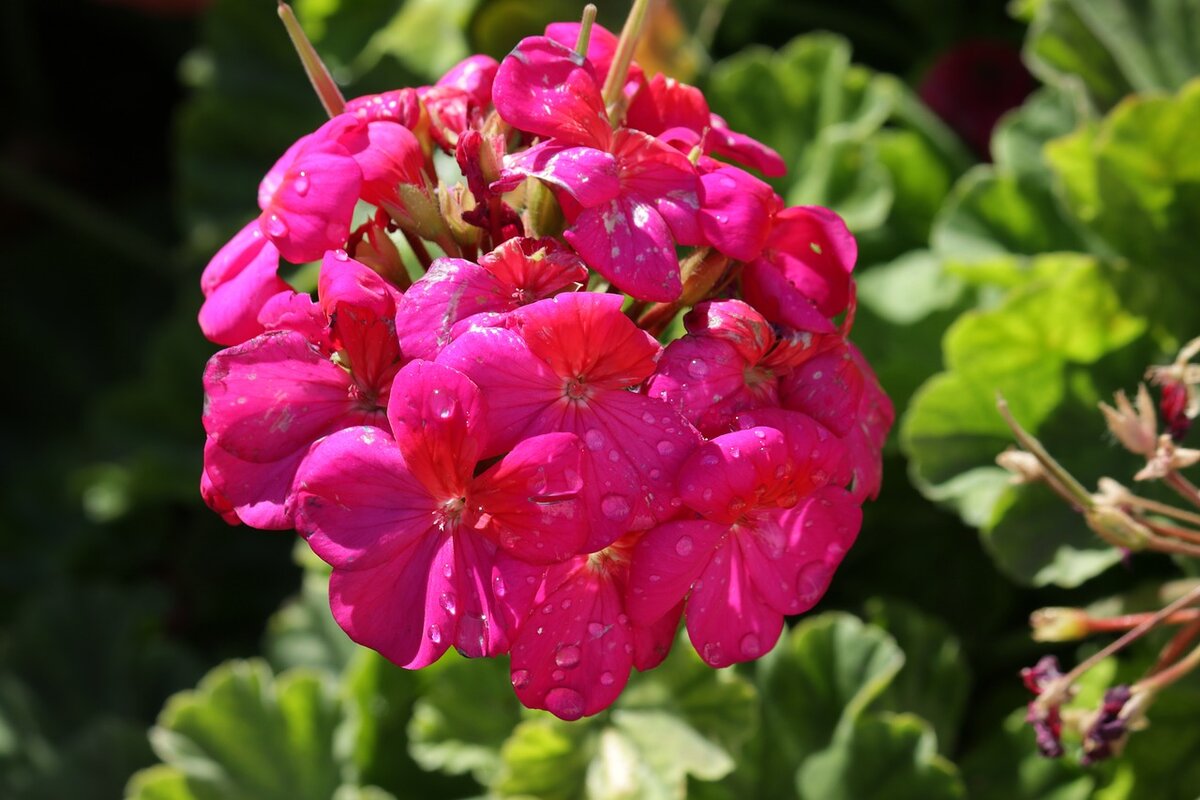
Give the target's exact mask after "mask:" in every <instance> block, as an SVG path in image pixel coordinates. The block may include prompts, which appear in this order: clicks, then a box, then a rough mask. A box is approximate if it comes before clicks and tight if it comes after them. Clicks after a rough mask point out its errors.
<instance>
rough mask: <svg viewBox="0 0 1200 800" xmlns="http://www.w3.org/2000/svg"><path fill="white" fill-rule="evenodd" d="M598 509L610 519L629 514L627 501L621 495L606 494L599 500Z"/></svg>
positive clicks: (619, 518) (620, 517)
mask: <svg viewBox="0 0 1200 800" xmlns="http://www.w3.org/2000/svg"><path fill="white" fill-rule="evenodd" d="M600 510H601V511H602V512H603V513H604V516H606V517H608V518H609V519H611V520H622V519H625V518H626V517H628V516H629V501H628V500H627V499H625V497H624V496H623V495H619V494H606V495H604V497H603V498H602V499H601V500H600Z"/></svg>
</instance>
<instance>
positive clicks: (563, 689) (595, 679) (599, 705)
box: [512, 559, 633, 720]
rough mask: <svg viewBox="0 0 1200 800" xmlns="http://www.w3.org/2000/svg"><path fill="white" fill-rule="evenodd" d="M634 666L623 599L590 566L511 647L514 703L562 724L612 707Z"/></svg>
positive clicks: (545, 605) (557, 592)
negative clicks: (539, 710)
mask: <svg viewBox="0 0 1200 800" xmlns="http://www.w3.org/2000/svg"><path fill="white" fill-rule="evenodd" d="M632 665H633V643H632V641H631V628H630V625H629V620H628V618H627V617H626V616H625V613H624V607H623V605H622V602H621V597H620V594H619V592H618V591H617V588H616V587H615V586H614V584H613V582H612V581H611V580H610V579H609V578H608V576H607V574H606V573H604V572H599V571H593V570H591V569H590V568H588V567H587V566H586V559H585V560H583V564H582V565H581V566H580V567H579V568H578V569H576V570H575V572H574V574H572V575H571V577H570V578H569V579H568V580H567V581H566V582H564V583H563V584H562V585H560V586H558V587H557V588H556V589H554V590H553V591H551V592H550V593H549V594H548V595H547V596H546V597H545V599H544V601H543V602H542V604H541V605H540V606H538V607H536V608H535V609H534V610H533V611H532V612H531V613H530V615H529V617H528V618H527V619H526V620H525V622H524V623H523V624H522V625H521V627H520V629H519V630H518V632H517V636H516V638H515V639H514V640H513V645H512V683H513V689H515V690H516V693H517V697H518V698H519V699H520V700H521V702H522V703H524V704H525V705H526V706H528V707H530V708H544V709H546V710H547V711H549V712H550V713H552V714H554V715H555V716H557V717H559V718H561V719H565V720H574V719H579V718H580V717H583V716H589V715H591V714H595V713H597V712H599V711H601V710H603V709H605V708H607V707H608V706H609V705H611V704H612V702H613V701H614V700H616V699H617V697H618V696H619V695H620V694H621V690H622V689H623V688H624V687H625V683H626V681H628V680H629V670H630V668H631V667H632Z"/></svg>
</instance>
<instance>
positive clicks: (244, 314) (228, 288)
mask: <svg viewBox="0 0 1200 800" xmlns="http://www.w3.org/2000/svg"><path fill="white" fill-rule="evenodd" d="M278 270H279V251H278V250H276V249H275V246H274V245H273V244H271V243H270V242H269V241H267V239H266V237H264V236H263V234H262V231H261V230H259V227H258V220H254V221H252V222H250V223H249V224H248V225H246V227H244V228H242V230H241V231H239V232H238V233H237V234H236V235H235V236H234V237H233V238H232V239H230V240H229V242H228V243H227V244H226V245H225V246H224V247H222V248H221V249H220V250H218V251H217V254H216V255H215V256H213V258H212V260H211V261H209V262H208V266H207V267H205V268H204V274H203V275H202V276H201V278H200V288H201V290H202V291H203V292H204V297H205V300H204V305H203V306H201V307H200V330H201V331H203V332H204V335H205V337H207V338H208V339H209V340H210V341H213V342H216V343H217V344H220V345H235V344H241V343H242V342H245V341H247V340H249V339H252V338H254V337H255V336H257V335H258V334H260V333H262V332H263V330H264V327H263V325H262V324H261V323H260V322H259V320H258V314H259V312H260V311H261V310H262V308H263V306H264V305H266V304H267V302H268V301H269V300H270V299H271V298H272V297H274V296H275V295H278V294H290V293H291V287H290V286H288V285H287V283H286V282H285V281H284V280H283V279H282V278H280V277H279V275H278V274H277V272H278Z"/></svg>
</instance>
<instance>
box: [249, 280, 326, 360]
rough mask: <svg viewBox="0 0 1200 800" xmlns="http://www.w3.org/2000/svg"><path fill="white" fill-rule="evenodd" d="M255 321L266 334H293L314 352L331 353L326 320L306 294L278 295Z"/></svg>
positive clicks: (287, 293) (268, 303) (282, 293)
mask: <svg viewBox="0 0 1200 800" xmlns="http://www.w3.org/2000/svg"><path fill="white" fill-rule="evenodd" d="M258 321H259V324H261V325H262V326H263V327H264V328H266V329H267V330H269V331H295V332H296V333H299V334H300V335H302V336H303V337H304V338H305V339H307V340H308V341H309V342H310V343H312V344H313V345H315V346H316V347H317V349H319V350H323V351H325V352H332V349H333V348H332V340H331V339H330V338H329V319H328V318H327V317H326V316H325V313H324V312H323V311H321V307H320V306H319V305H317V304H316V303H314V302H313V299H312V297H311V296H310V295H308V294H304V293H301V292H294V291H288V292H280V293H279V294H277V295H275V296H274V297H272V298H271V299H270V300H268V301H267V302H266V305H264V306H263V307H262V310H261V311H259V312H258Z"/></svg>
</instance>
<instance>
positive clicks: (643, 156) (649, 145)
mask: <svg viewBox="0 0 1200 800" xmlns="http://www.w3.org/2000/svg"><path fill="white" fill-rule="evenodd" d="M613 155H614V156H615V157H616V159H617V164H618V167H619V171H620V176H621V194H622V195H624V196H627V197H629V198H630V199H633V200H637V201H640V202H643V203H649V204H651V205H653V206H654V208H655V210H656V211H658V213H659V215H660V216H661V217H662V218H663V219H664V220H666V223H667V226H668V227H669V228H670V229H671V235H672V237H674V239H675V241H676V242H678V243H679V244H684V245H697V244H701V243H702V242H703V241H704V237H703V234H702V233H701V232H700V225H699V222H698V220H697V214H698V212H699V210H700V181H699V179H698V178H697V177H696V170H695V168H694V167H693V166H692V164H691V162H690V161H688V160H687V157H686V156H684V155H683V154H682V153H680V152H679V151H678V150H675V149H674V148H672V147H669V146H667V145H665V144H663V143H662V142H660V141H658V140H656V139H655V138H653V137H652V136H648V135H647V134H645V133H642V132H641V131H635V130H630V129H628V128H622V129H620V130H619V131H617V135H616V140H615V142H614V144H613Z"/></svg>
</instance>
